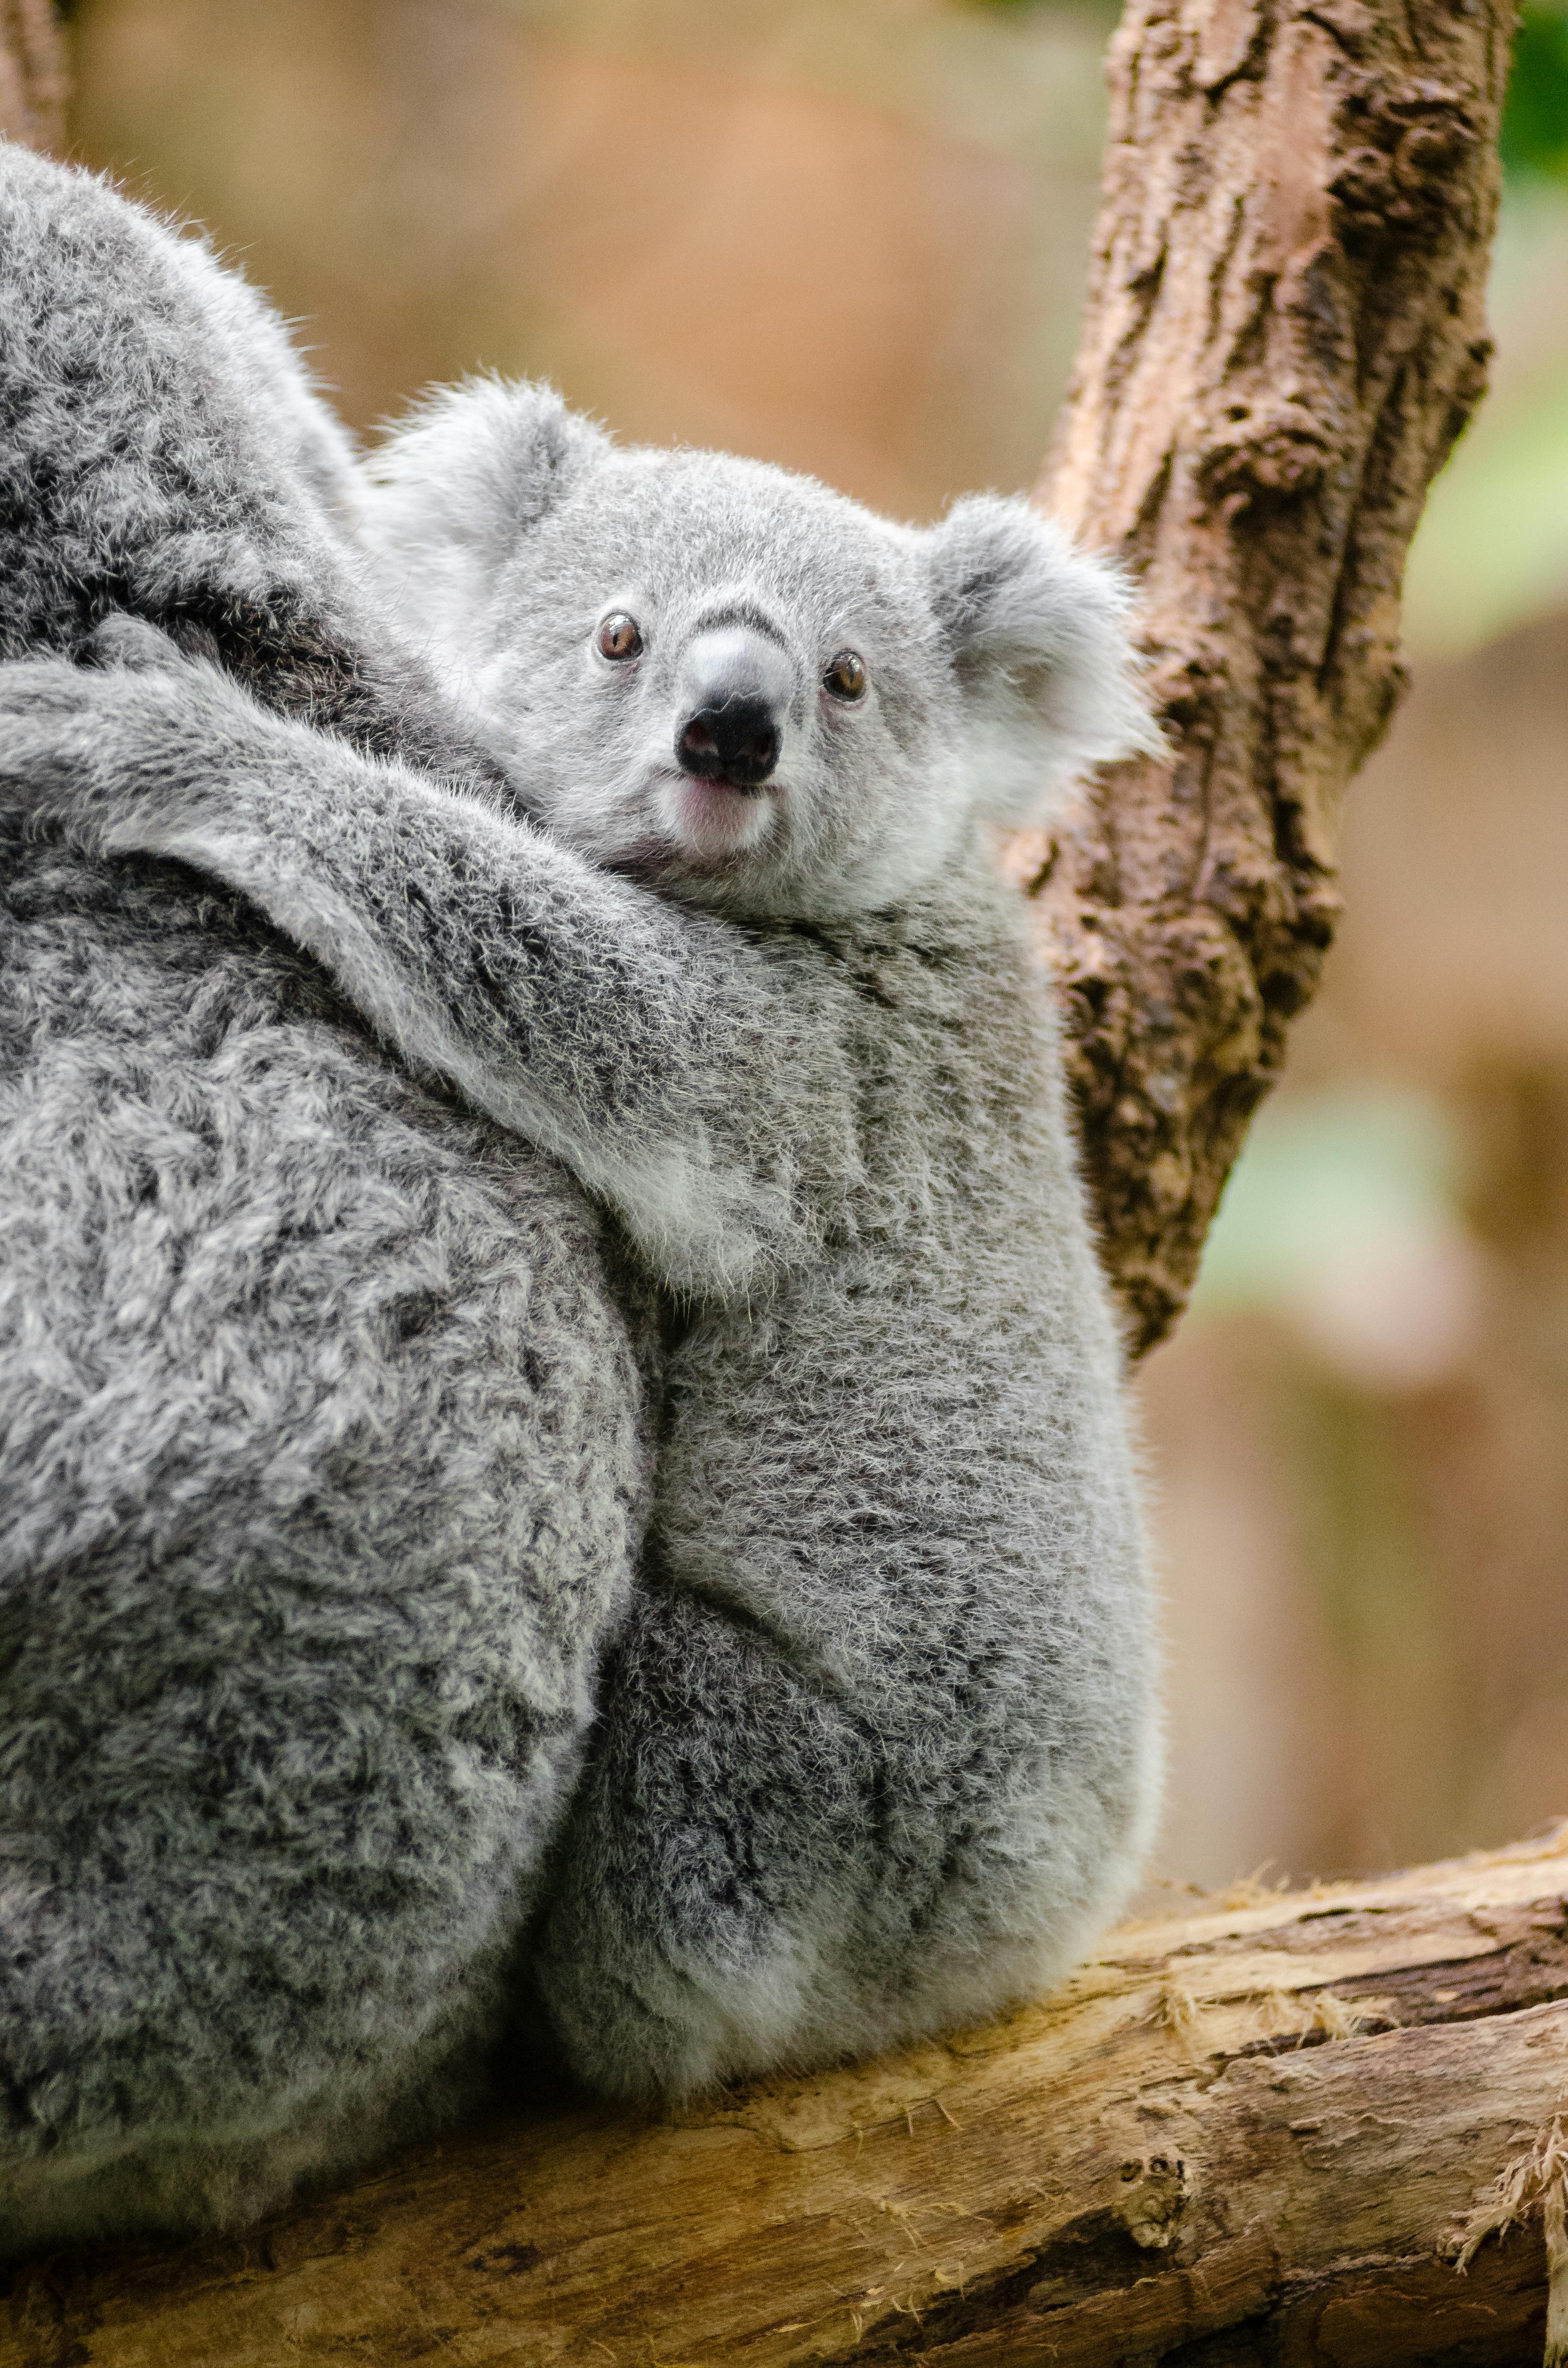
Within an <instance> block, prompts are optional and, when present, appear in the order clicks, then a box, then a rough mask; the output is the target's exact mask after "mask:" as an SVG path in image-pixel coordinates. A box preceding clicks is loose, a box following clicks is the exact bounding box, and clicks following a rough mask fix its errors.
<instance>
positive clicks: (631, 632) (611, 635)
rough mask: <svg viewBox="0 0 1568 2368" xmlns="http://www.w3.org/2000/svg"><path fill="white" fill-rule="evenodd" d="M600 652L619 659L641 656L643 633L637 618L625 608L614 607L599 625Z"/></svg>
mask: <svg viewBox="0 0 1568 2368" xmlns="http://www.w3.org/2000/svg"><path fill="white" fill-rule="evenodd" d="M599 652H600V655H601V656H604V657H607V658H615V659H617V660H619V659H622V658H635V657H641V656H642V632H641V631H640V630H639V628H638V623H637V620H636V618H635V617H629V616H628V615H627V613H626V611H625V609H613V610H612V611H611V613H610V614H609V615H608V617H607V618H606V619H605V620H604V622H603V624H602V625H601V626H600V627H599Z"/></svg>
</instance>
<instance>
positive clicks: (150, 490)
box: [0, 148, 760, 2247]
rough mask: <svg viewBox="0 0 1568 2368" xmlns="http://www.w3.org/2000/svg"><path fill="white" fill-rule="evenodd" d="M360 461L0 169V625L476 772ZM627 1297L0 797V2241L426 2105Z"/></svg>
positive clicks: (629, 1448)
mask: <svg viewBox="0 0 1568 2368" xmlns="http://www.w3.org/2000/svg"><path fill="white" fill-rule="evenodd" d="M351 467H352V462H351V457H350V453H349V449H348V446H347V441H346V439H345V438H344V437H343V436H342V434H341V432H340V431H339V430H338V429H337V428H336V427H335V424H334V423H333V422H332V420H331V418H330V416H329V415H328V414H327V413H326V411H325V410H324V406H323V405H322V404H320V403H319V402H318V401H317V400H316V399H315V397H314V396H313V394H312V392H311V390H310V388H309V386H308V383H307V381H306V379H305V377H304V374H303V372H302V371H301V368H300V365H299V363H298V361H297V359H296V358H295V356H294V355H293V353H292V351H291V349H290V346H289V344H288V341H287V338H286V337H285V336H284V334H283V332H282V331H281V329H280V327H279V326H278V323H277V322H276V321H275V320H274V319H273V317H272V316H271V315H270V313H268V312H267V309H266V308H265V306H264V305H263V304H262V303H261V302H259V301H258V300H257V299H256V297H255V296H254V295H252V294H251V292H250V291H249V290H247V289H245V288H244V286H243V285H242V284H241V283H240V282H239V281H238V280H236V279H233V277H232V276H231V275H229V274H228V273H226V272H224V271H222V269H221V268H219V267H218V266H217V265H216V264H215V263H214V262H213V260H212V259H211V257H210V256H209V255H208V254H207V253H206V252H205V250H204V249H203V248H202V247H201V246H200V245H197V244H195V243H193V242H191V241H189V240H187V239H183V238H178V237H176V236H175V235H174V234H173V233H170V232H169V231H167V230H166V229H165V228H163V227H162V226H161V225H159V224H157V223H156V222H153V220H151V219H150V218H149V217H148V216H146V215H145V214H143V213H142V212H141V211H138V210H136V209H134V208H132V207H131V206H128V205H127V204H125V203H124V202H123V201H121V200H120V199H119V198H117V197H116V196H115V195H113V194H112V192H111V191H109V190H108V188H105V187H104V186H102V185H101V184H99V183H97V182H96V181H94V180H92V179H90V178H87V177H85V176H81V175H77V174H74V173H69V172H66V171H63V170H62V169H60V168H58V167H56V166H54V165H49V164H45V163H43V162H41V161H40V160H39V159H37V158H35V157H33V156H30V155H28V154H26V153H24V152H21V151H18V150H16V149H11V148H6V149H4V150H3V151H0V651H4V653H5V654H6V655H9V656H13V657H14V656H17V655H19V654H21V653H22V652H24V651H34V652H37V651H54V652H58V653H62V654H65V655H69V656H72V657H75V656H79V655H82V654H84V652H85V650H87V649H88V648H89V647H90V645H91V643H92V640H93V636H94V634H95V632H97V629H98V628H99V627H100V625H101V623H102V620H104V619H105V618H106V617H107V616H111V615H113V614H115V613H116V612H120V613H130V614H131V615H133V616H136V617H140V618H142V619H144V620H150V621H151V622H153V623H154V624H156V625H158V626H161V627H164V628H166V629H167V630H168V631H169V632H172V633H173V634H174V635H175V636H176V639H177V640H178V641H180V642H181V643H184V645H185V646H187V648H198V649H203V650H205V651H207V652H208V653H210V655H212V656H213V657H214V658H215V659H216V660H217V661H218V662H219V663H220V664H222V666H225V667H227V668H229V669H230V671H231V673H232V674H233V675H234V676H237V677H242V678H243V679H244V681H245V682H246V683H247V684H248V685H249V686H250V689H252V691H254V693H255V695H256V700H258V701H261V702H264V703H265V704H266V705H267V707H269V708H271V709H273V710H276V711H284V712H293V713H297V714H302V715H307V716H309V717H310V718H312V721H313V722H314V723H319V724H322V725H324V726H326V727H328V728H329V729H330V730H331V731H332V732H333V733H335V734H341V735H343V738H342V740H341V741H335V742H333V743H332V744H330V745H333V746H347V745H348V743H350V742H352V743H353V744H354V745H356V746H358V747H360V748H362V749H369V750H379V751H392V750H397V751H400V752H402V753H403V755H405V756H406V757H409V758H410V759H411V760H413V761H414V762H416V763H419V764H422V765H425V766H427V767H431V768H435V769H436V770H437V771H438V772H439V773H440V774H442V775H443V776H444V777H446V778H448V779H452V780H462V781H464V782H466V783H468V784H469V785H470V786H471V787H473V788H477V789H479V790H481V791H483V789H484V787H485V785H486V784H487V783H494V782H495V781H496V780H498V775H497V773H496V769H495V768H494V765H493V764H491V763H490V762H489V761H488V760H487V759H486V758H485V757H483V756H482V754H481V753H480V752H479V750H478V748H477V747H476V746H475V744H474V742H473V741H472V737H471V736H469V735H468V734H467V733H466V732H465V730H464V728H463V726H462V724H461V723H460V720H458V719H456V718H455V717H454V716H453V715H452V714H451V712H449V708H448V706H447V705H446V704H445V703H444V702H443V701H442V700H441V699H440V698H439V697H438V696H437V692H436V690H435V689H434V687H433V685H432V684H431V682H430V681H429V679H428V677H427V676H426V672H425V670H424V668H423V667H422V666H421V665H420V664H419V663H418V661H417V660H415V659H414V658H412V657H410V656H408V655H403V654H402V653H400V652H398V651H397V649H396V647H395V643H394V640H393V637H392V635H391V634H390V633H389V632H387V630H386V628H385V625H384V623H383V621H382V620H381V616H380V613H379V611H378V609H377V608H376V606H375V604H374V602H373V601H372V600H371V599H370V598H369V597H368V596H367V595H366V594H365V593H364V592H363V591H362V590H361V589H360V588H359V587H358V586H357V585H356V583H355V580H354V577H353V574H352V570H351V568H350V565H349V563H348V552H347V541H346V536H345V530H344V518H345V517H346V515H347V504H348V497H349V495H350V492H351V485H350V475H351ZM256 712H258V713H259V712H260V709H259V708H258V709H257V710H256ZM321 745H323V746H327V745H329V744H327V743H325V742H323V743H322V744H321ZM551 894H552V895H553V897H554V905H553V907H552V911H553V915H554V916H555V917H556V918H558V919H559V920H560V922H561V925H562V928H563V929H566V930H569V929H570V928H571V927H572V926H573V925H574V923H575V924H580V925H581V928H582V931H583V932H584V935H585V939H589V940H595V941H599V940H603V939H606V938H612V939H614V941H615V957H616V962H618V963H620V964H622V965H624V967H626V968H627V969H628V970H630V971H631V972H635V971H636V968H637V964H638V962H639V959H640V957H641V958H644V959H645V958H648V956H649V954H650V949H649V948H648V946H647V944H646V932H645V931H644V933H643V939H642V940H639V939H638V935H637V929H636V927H635V926H632V927H631V928H630V931H629V930H628V925H627V922H628V916H627V912H626V909H625V908H626V907H627V905H629V903H630V902H631V899H630V898H629V896H628V894H627V892H625V891H624V890H620V889H619V888H615V887H612V886H611V885H610V884H609V883H607V882H604V881H603V880H602V879H601V877H600V876H599V875H597V874H596V873H594V872H592V871H589V870H588V869H587V868H586V867H585V866H578V867H576V869H575V871H574V872H573V873H572V874H571V876H570V877H564V876H562V875H561V874H560V869H559V866H558V867H557V871H556V873H555V874H552V875H551ZM636 918H637V916H635V915H634V916H632V921H633V924H635V921H636ZM596 933H597V939H596ZM667 934H668V932H667V931H666V935H667ZM652 951H653V956H654V958H656V957H657V954H658V951H659V949H657V948H654V949H653V950H652ZM562 991H563V992H564V991H565V989H564V985H563V990H562ZM631 1000H633V1001H634V998H631ZM580 1019H581V1012H580V1009H579V1008H577V1007H576V1006H574V1008H572V1010H571V1011H570V1012H568V1013H567V1014H566V1015H565V1016H564V1018H563V1019H562V1023H561V1029H560V1034H561V1038H562V1042H563V1043H569V1042H570V1041H571V1039H572V1036H573V1034H574V1030H576V1029H577V1027H578V1025H579V1024H580ZM611 1150H612V1151H613V1145H612V1146H611ZM592 1154H593V1144H592V1143H591V1142H588V1143H585V1155H586V1156H587V1157H588V1158H589V1159H590V1160H591V1158H592ZM671 1156H672V1159H673V1158H674V1155H673V1153H672V1155H671ZM606 1164H607V1165H608V1166H610V1167H613V1166H614V1158H613V1157H612V1156H609V1155H608V1154H607V1163H606ZM675 1165H676V1166H678V1161H676V1162H675ZM668 1172H670V1173H672V1174H673V1172H674V1168H673V1167H671V1168H670V1169H669V1171H668ZM747 1190H749V1187H748V1185H747V1184H746V1183H745V1182H744V1179H737V1180H736V1182H735V1188H734V1199H735V1201H736V1202H737V1204H738V1203H740V1202H741V1201H744V1199H745V1196H746V1192H747ZM759 1204H760V1203H759ZM740 1230H742V1231H744V1224H743V1225H742V1226H741V1227H740ZM642 1304H643V1303H642V1296H641V1293H640V1291H639V1289H638V1288H636V1287H634V1286H632V1285H631V1284H630V1283H628V1282H627V1281H626V1279H625V1276H624V1269H623V1261H622V1258H621V1255H620V1251H619V1246H618V1244H617V1242H616V1240H615V1238H614V1236H613V1234H612V1232H611V1231H610V1229H608V1227H607V1224H606V1223H605V1221H604V1220H603V1219H602V1218H601V1216H600V1215H599V1213H598V1212H597V1209H596V1208H595V1206H594V1205H593V1204H592V1203H590V1201H589V1200H588V1199H587V1197H586V1196H585V1193H584V1191H583V1190H581V1188H580V1187H579V1185H578V1184H577V1183H576V1182H574V1180H573V1179H572V1178H570V1177H569V1176H568V1175H567V1174H566V1173H565V1172H564V1171H563V1170H562V1168H561V1167H559V1166H558V1165H557V1164H556V1162H555V1161H554V1160H553V1159H552V1158H551V1157H550V1156H547V1155H546V1154H545V1153H543V1152H540V1151H539V1150H536V1149H535V1148H533V1147H532V1145H531V1144H529V1143H528V1142H526V1141H524V1140H522V1139H521V1138H519V1137H518V1136H517V1135H516V1134H514V1133H505V1132H503V1131H502V1130H501V1129H500V1128H498V1127H497V1126H496V1125H495V1124H494V1123H493V1122H491V1121H489V1120H487V1119H486V1118H485V1117H484V1116H483V1115H482V1114H481V1113H480V1112H479V1111H477V1110H475V1109H473V1108H472V1107H463V1106H462V1105H460V1103H459V1102H457V1101H455V1100H454V1099H452V1097H451V1096H450V1094H449V1093H448V1092H445V1091H442V1090H435V1089H432V1088H431V1087H428V1086H426V1085H423V1084H421V1083H419V1082H417V1081H416V1080H415V1078H413V1077H411V1076H410V1075H409V1074H408V1072H407V1070H406V1069H405V1068H404V1067H403V1066H402V1065H401V1064H399V1063H398V1062H396V1061H395V1060H393V1059H391V1058H389V1057H387V1056H386V1054H385V1053H383V1052H382V1051H381V1050H380V1049H379V1048H378V1046H377V1044H376V1042H375V1041H374V1039H373V1037H372V1036H371V1035H370V1033H369V1031H368V1030H366V1028H365V1027H364V1026H363V1024H362V1023H361V1022H360V1021H359V1020H358V1018H357V1017H356V1015H355V1014H354V1013H353V1011H352V1010H351V1009H350V1008H348V1006H347V1004H346V1003H345V1002H344V1001H343V1000H342V999H341V997H339V996H337V995H336V994H335V992H334V990H333V989H332V987H331V985H330V984H329V982H328V980H327V979H326V977H325V974H324V973H323V972H322V971H321V969H320V968H319V967H318V966H317V965H316V964H314V963H313V962H310V961H308V960H306V959H304V958H303V957H302V956H301V954H300V953H299V952H298V951H295V950H294V949H293V948H292V947H291V946H290V944H289V943H287V942H286V941H285V940H284V939H281V938H280V937H279V936H278V934H277V933H276V932H275V931H273V930H272V929H271V928H268V927H267V926H266V925H265V923H264V922H263V921H262V920H261V919H260V917H259V916H257V914H256V911H255V909H254V908H253V907H251V906H249V905H245V904H244V902H242V901H241V900H239V899H238V898H236V897H234V896H233V895H231V894H227V893H225V892H222V891H221V890H217V889H214V888H213V887H212V886H211V885H210V883H202V882H198V881H196V880H195V879H194V878H193V877H192V876H191V875H190V874H189V873H188V872H187V871H180V870H177V869H176V868H175V867H172V866H170V865H168V864H166V863H163V862H158V861H143V860H121V861H117V862H115V863H114V864H112V865H110V864H108V863H105V862H103V861H100V860H91V859H90V858H87V857H85V856H84V855H83V854H82V853H81V852H80V851H78V850H76V849H74V848H70V847H68V846H67V845H65V844H63V843H62V842H60V841H59V840H49V839H46V838H44V837H38V836H35V835H33V834H32V833H31V832H30V831H29V830H28V828H27V827H26V826H25V823H24V818H23V817H22V816H21V815H19V814H17V811H16V810H15V809H14V808H13V809H12V810H10V811H9V812H6V813H4V814H0V2240H3V2242H4V2243H5V2244H6V2245H8V2246H11V2247H15V2246H17V2245H20V2244H24V2243H26V2242H28V2241H29V2240H36V2239H38V2238H40V2237H45V2236H51V2235H56V2234H59V2233H61V2232H62V2231H69V2230H72V2229H85V2228H93V2227H99V2226H113V2225H118V2224H120V2223H125V2222H132V2221H136V2220H150V2221H155V2222H172V2223H179V2222H184V2221H193V2220H199V2219H201V2218H204V2217H227V2216H234V2215H237V2214H246V2213H251V2212H255V2211H256V2210H258V2209H261V2208H263V2207H265V2206H266V2205H267V2203H270V2202H272V2201H274V2200H275V2199H276V2198H277V2197H278V2196H279V2195H280V2194H281V2193H282V2192H285V2191H286V2190H287V2189H288V2188H289V2186H290V2184H291V2183H292V2182H293V2181H294V2180H295V2179H296V2178H297V2177H299V2176H300V2175H301V2174H302V2173H304V2172H307V2171H312V2170H321V2169H326V2168H328V2167H333V2166H337V2165H342V2164H345V2163H347V2162H348V2161H350V2160H352V2159H354V2158H356V2157H361V2156H364V2155H365V2154H367V2153H369V2151H371V2150H373V2149H374V2148H376V2147H378V2146H381V2145H383V2144H384V2143H385V2142H386V2140H387V2138H388V2136H389V2135H391V2134H392V2133H393V2132H394V2131H396V2130H398V2129H400V2128H403V2127H405V2126H409V2125H411V2124H412V2123H415V2122H417V2121H421V2120H424V2119H426V2118H427V2117H428V2116H430V2115H431V2114H445V2113H448V2112H451V2111H453V2110H455V2108H456V2106H457V2104H458V2102H459V2101H460V2099H461V2098H462V2097H463V2096H465V2095H466V2094H468V2093H470V2092H471V2090H472V2088H473V2086H474V2083H475V2081H476V2079H477V2078H479V2069H478V2067H479V2065H480V2062H481V2059H482V2057H483V2055H484V2053H485V2051H486V2050H488V2049H490V2048H491V2047H493V2045H494V2041H495V2038H496V2034H497V2032H498V2031H499V2030H500V2028H501V2026H502V2022H503V2020H504V2015H505V2012H506V2006H507V2002H508V1998H509V1996H510V1993H511V1960H512V1956H513V1953H514V1952H515V1948H516V1943H517V1935H518V1932H519V1929H520V1927H521V1925H522V1922H523V1920H524V1918H525V1916H526V1914H527V1912H528V1906H529V1901H530V1898H531V1896H532V1888H533V1885H534V1884H535V1883H536V1881H537V1875H538V1870H539V1866H540V1859H541V1855H542V1852H543V1850H544V1848H545V1846H546V1844H547V1842H548V1840H549V1839H550V1837H551V1833H552V1832H553V1831H554V1829H555V1827H556V1825H557V1823H558V1821H559V1817H560V1815H561V1813H562V1809H563V1807H564V1805H565V1802H566V1799H567V1795H568V1793H569V1791H570V1788H571V1785H572V1783H573V1782H574V1778H575V1775H576V1771H577V1768H578V1764H579V1759H580V1753H581V1748H582V1740H583V1736H584V1732H585V1725H586V1722H587V1719H588V1716H589V1713H590V1709H591V1702H592V1695H593V1688H594V1681H595V1668H596V1664H597V1657H598V1654H599V1651H600V1647H601V1645H602V1642H603V1639H604V1636H605V1634H606V1632H607V1629H608V1626H609V1625H610V1623H612V1622H614V1621H615V1620H616V1619H617V1618H618V1617H619V1615H620V1613H621V1611H622V1610H623V1608H624V1605H625V1602H626V1599H627V1593H628V1589H629V1586H630V1582H631V1573H632V1568H633V1565H634V1561H635V1557H636V1554H637V1551H638V1548H639V1544H640V1541H641V1535H642V1527H643V1522H644V1517H645V1505H646V1496H647V1488H648V1479H649V1445H648V1442H649V1424H648V1413H647V1406H648V1400H647V1388H648V1374H649V1372H651V1371H652V1359H653V1333H652V1331H651V1329H650V1326H649V1325H648V1324H647V1322H646V1321H645V1320H644V1317H643V1315H642V1312H641V1311H642ZM644 1368H646V1370H644Z"/></svg>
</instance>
